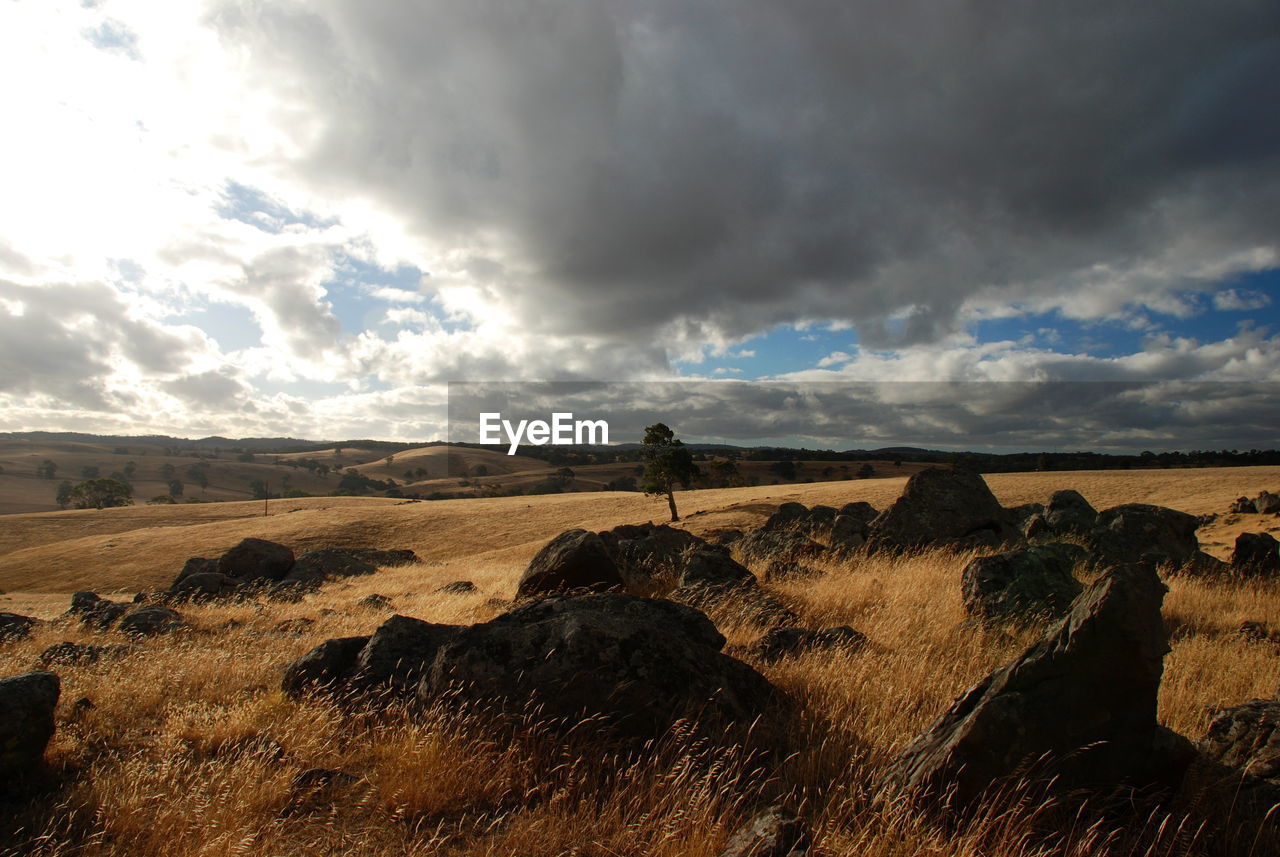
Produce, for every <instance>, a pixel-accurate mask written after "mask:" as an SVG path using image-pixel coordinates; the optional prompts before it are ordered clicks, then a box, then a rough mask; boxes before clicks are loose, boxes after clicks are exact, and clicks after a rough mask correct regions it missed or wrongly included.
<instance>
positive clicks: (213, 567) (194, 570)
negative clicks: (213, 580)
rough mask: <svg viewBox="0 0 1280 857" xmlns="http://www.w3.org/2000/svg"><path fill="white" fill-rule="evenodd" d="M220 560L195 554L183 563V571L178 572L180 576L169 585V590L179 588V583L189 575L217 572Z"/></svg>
mask: <svg viewBox="0 0 1280 857" xmlns="http://www.w3.org/2000/svg"><path fill="white" fill-rule="evenodd" d="M217 573H218V561H217V560H216V559H205V558H204V557H202V556H193V557H190V558H189V559H187V561H186V562H185V563H183V564H182V571H180V572H178V576H177V577H175V578H174V579H173V583H172V584H171V585H170V586H169V591H170V592H173V591H175V590H177V588H178V584H180V583H182V582H183V581H184V580H186V579H187V578H188V577H191V576H192V575H196V574H217Z"/></svg>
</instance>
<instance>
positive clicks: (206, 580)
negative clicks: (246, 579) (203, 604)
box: [169, 560, 237, 601]
mask: <svg viewBox="0 0 1280 857" xmlns="http://www.w3.org/2000/svg"><path fill="white" fill-rule="evenodd" d="M188 562H190V560H188ZM236 586H237V584H236V581H235V580H234V579H232V578H230V577H227V576H226V575H225V574H222V573H221V572H218V571H200V572H196V573H195V574H188V575H186V576H185V577H184V576H179V578H178V579H177V580H176V581H174V583H173V585H172V586H171V587H169V594H170V595H171V596H173V597H174V598H175V599H177V600H179V601H205V600H209V599H214V598H224V597H226V596H229V595H231V594H233V593H234V592H235V591H236Z"/></svg>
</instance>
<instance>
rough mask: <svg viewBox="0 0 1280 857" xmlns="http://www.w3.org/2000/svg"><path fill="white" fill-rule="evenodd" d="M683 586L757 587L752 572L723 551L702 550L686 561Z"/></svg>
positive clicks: (696, 551)
mask: <svg viewBox="0 0 1280 857" xmlns="http://www.w3.org/2000/svg"><path fill="white" fill-rule="evenodd" d="M679 584H680V585H681V586H755V585H756V578H755V575H753V574H752V573H751V570H750V569H748V568H747V567H746V566H744V565H742V564H741V563H739V562H738V561H736V560H735V559H734V558H733V557H731V556H729V555H728V554H727V553H725V552H724V551H721V550H716V549H714V548H702V549H699V550H695V551H693V552H691V553H690V554H689V555H688V557H687V558H686V559H685V564H684V571H683V572H682V573H681V574H680V580H679Z"/></svg>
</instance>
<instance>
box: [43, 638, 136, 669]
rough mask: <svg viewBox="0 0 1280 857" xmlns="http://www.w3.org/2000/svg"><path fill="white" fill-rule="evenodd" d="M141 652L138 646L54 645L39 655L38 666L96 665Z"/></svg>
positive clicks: (67, 642) (70, 643)
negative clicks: (103, 661)
mask: <svg viewBox="0 0 1280 857" xmlns="http://www.w3.org/2000/svg"><path fill="white" fill-rule="evenodd" d="M140 651H142V649H140V648H139V647H138V646H125V645H109V646H97V645H92V644H89V643H73V642H70V641H66V642H62V643H54V644H53V645H52V646H49V647H48V648H46V649H45V650H44V651H43V652H41V653H40V665H41V666H45V667H51V666H75V665H84V664H96V663H98V662H99V661H102V660H106V659H111V658H123V657H127V656H128V655H133V654H137V653H138V652H140Z"/></svg>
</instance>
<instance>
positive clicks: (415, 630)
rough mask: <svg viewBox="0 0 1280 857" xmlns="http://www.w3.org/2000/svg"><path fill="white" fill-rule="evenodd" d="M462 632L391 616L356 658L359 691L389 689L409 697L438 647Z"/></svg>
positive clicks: (453, 627)
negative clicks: (377, 687)
mask: <svg viewBox="0 0 1280 857" xmlns="http://www.w3.org/2000/svg"><path fill="white" fill-rule="evenodd" d="M461 630H462V626H460V625H437V624H434V623H432V622H424V621H422V620H421V619H414V618H413V617H411V616H400V615H398V614H397V615H395V616H392V617H391V618H390V619H388V620H387V621H385V622H383V623H382V624H381V625H380V626H378V630H376V631H374V632H373V636H371V637H370V638H369V642H368V643H366V644H365V646H364V647H363V648H362V649H361V650H360V653H359V655H358V656H357V657H356V668H355V679H356V683H357V684H359V685H360V686H362V687H373V686H383V685H389V686H390V687H391V688H392V690H394V691H396V692H399V693H401V694H408V695H412V694H413V693H414V692H415V690H416V689H417V685H418V682H419V680H421V678H422V675H423V673H424V672H425V671H426V669H427V667H429V666H431V662H432V661H433V660H435V657H436V653H437V652H438V651H439V650H440V647H441V646H443V645H444V644H445V643H447V642H448V641H449V640H451V639H453V637H454V636H456V635H457V634H458V632H459V631H461Z"/></svg>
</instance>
